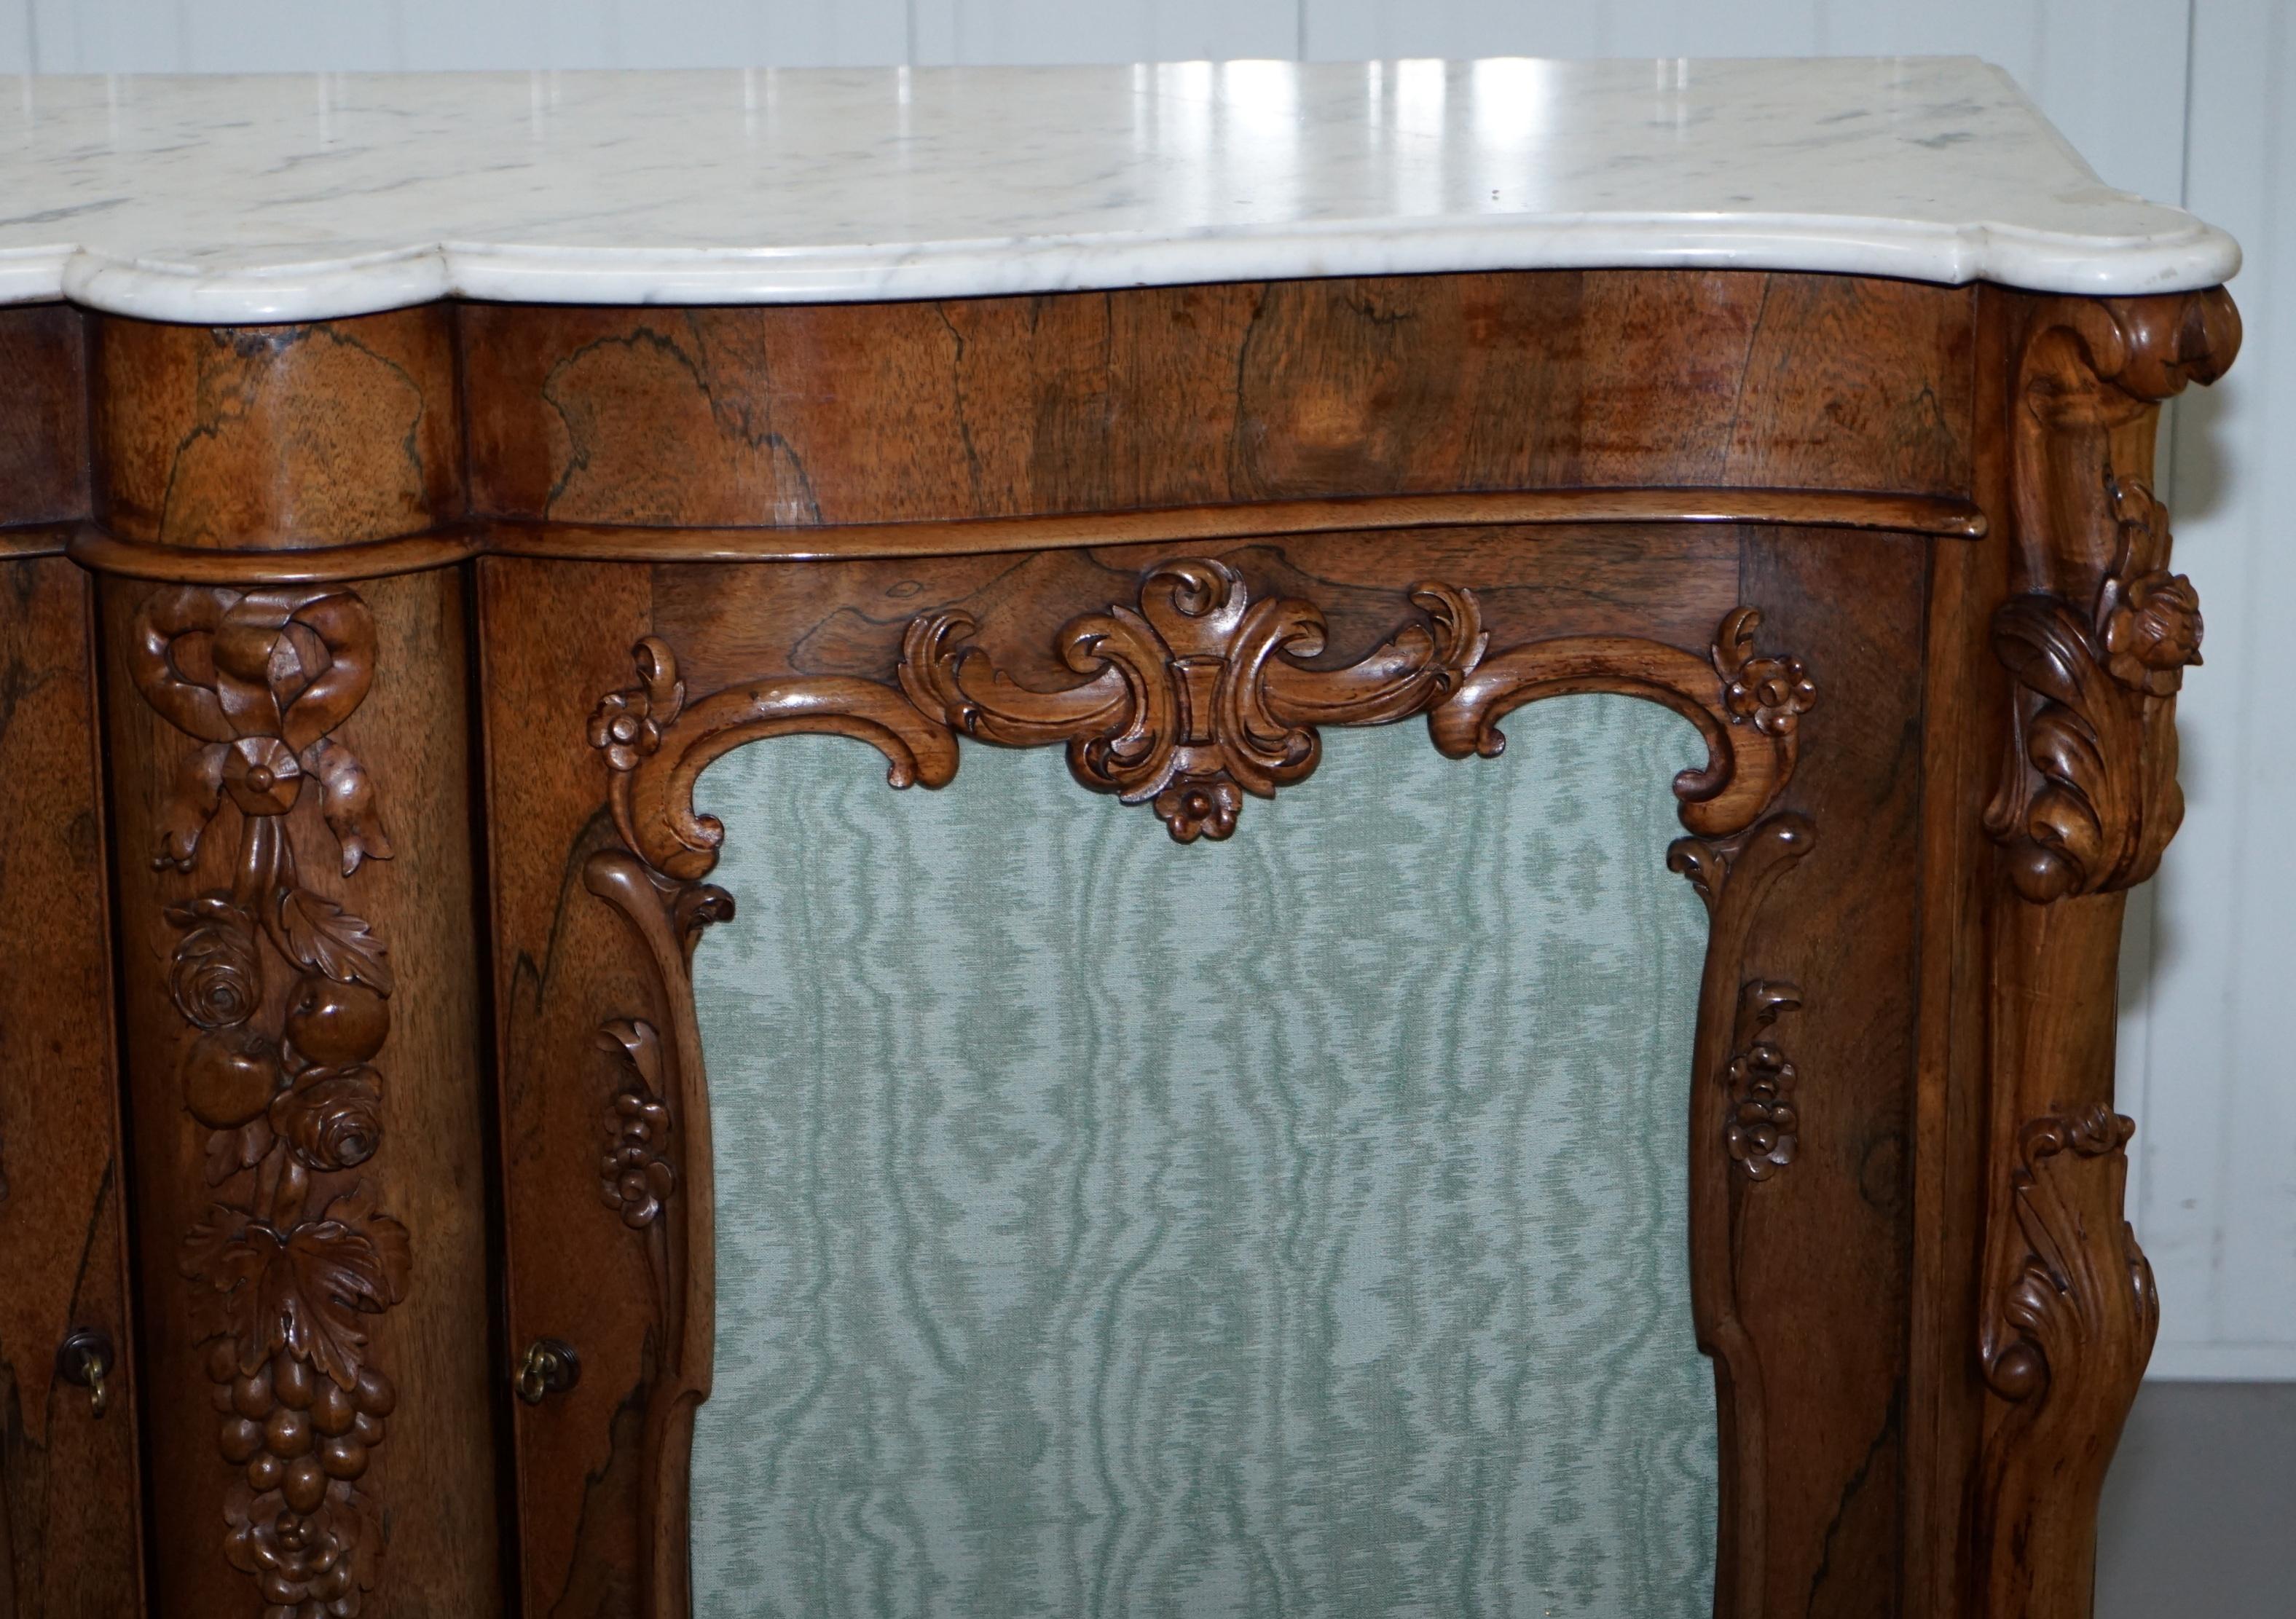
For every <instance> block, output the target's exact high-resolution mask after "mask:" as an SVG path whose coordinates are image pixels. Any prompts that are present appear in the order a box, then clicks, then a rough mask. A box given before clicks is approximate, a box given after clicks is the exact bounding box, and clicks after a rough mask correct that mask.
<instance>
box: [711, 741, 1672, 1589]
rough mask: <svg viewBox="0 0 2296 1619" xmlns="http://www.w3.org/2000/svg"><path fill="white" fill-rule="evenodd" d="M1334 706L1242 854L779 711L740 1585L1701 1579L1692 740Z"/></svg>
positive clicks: (756, 985) (727, 1129)
mask: <svg viewBox="0 0 2296 1619" xmlns="http://www.w3.org/2000/svg"><path fill="white" fill-rule="evenodd" d="M1507 730H1508V732H1509V735H1510V738H1511V745H1510V747H1509V748H1508V750H1507V753H1506V755H1505V757H1503V758H1501V759H1498V760H1476V761H1471V762H1468V763H1464V764H1455V763H1451V762H1447V761H1446V760H1444V759H1442V758H1440V757H1439V756H1438V755H1437V754H1436V753H1435V751H1434V750H1433V748H1431V747H1430V746H1429V744H1428V741H1427V735H1426V732H1425V730H1424V728H1423V727H1422V726H1419V725H1416V724H1407V725H1394V726H1389V727H1383V728H1381V729H1378V730H1374V731H1335V732H1328V733H1327V734H1326V736H1325V739H1324V740H1325V749H1324V763H1323V765H1322V767H1321V768H1320V769H1319V770H1318V771H1317V773H1316V774H1315V775H1314V776H1313V777H1311V778H1309V779H1308V781H1306V782H1304V783H1302V784H1300V786H1297V787H1294V788H1292V789H1288V790H1287V791H1285V792H1284V793H1283V795H1282V796H1281V797H1278V798H1277V799H1275V801H1274V802H1272V803H1268V802H1262V801H1259V800H1256V799H1247V800H1246V802H1245V805H1244V808H1243V814H1242V819H1241V822H1240V823H1239V825H1238V827H1237V829H1236V832H1235V835H1234V838H1232V839H1231V840H1230V841H1228V842H1226V843H1224V844H1213V843H1209V842H1206V843H1198V844H1196V845H1193V846H1185V847H1183V846H1177V845H1175V844H1174V843H1173V842H1172V841H1171V840H1170V838H1169V837H1168V836H1167V835H1166V833H1165V831H1164V829H1163V828H1162V826H1161V825H1160V824H1159V823H1158V822H1157V821H1156V820H1155V818H1154V817H1153V816H1152V815H1151V814H1149V813H1148V811H1147V810H1146V808H1145V807H1128V806H1126V805H1119V804H1118V803H1116V802H1115V801H1114V800H1113V799H1111V798H1107V797H1101V796H1099V795H1096V794H1094V793H1090V792H1087V791H1086V790H1084V789H1081V788H1079V787H1078V786H1077V785H1076V784H1075V783H1074V782H1073V781H1070V778H1069V776H1068V773H1067V770H1066V766H1065V764H1064V762H1063V760H1062V756H1061V755H1060V753H1059V751H1058V750H1057V749H1051V748H1043V749H1034V750H1029V751H1027V752H1009V751H1005V750H1002V749H997V748H987V747H972V746H970V745H968V746H967V748H966V749H965V753H964V765H963V768H962V769H961V770H960V771H959V772H958V773H957V780H956V781H955V784H954V785H953V786H952V787H950V788H949V789H947V790H945V791H942V792H939V793H929V792H923V791H910V792H906V793H897V792H892V791H890V790H888V789H887V788H886V787H885V785H884V780H883V766H882V765H881V762H880V761H879V759H878V758H877V756H876V755H875V754H873V753H872V752H870V751H868V750H867V749H865V748H862V747H860V746H858V745H857V744H855V743H853V742H850V741H846V740H837V739H830V738H810V737H808V738H797V739H785V740H774V741H769V742H763V743H759V744H757V745H755V746H753V747H750V748H742V749H740V750H737V751H736V752H734V754H732V755H730V756H727V757H726V759H725V760H724V761H722V762H721V763H719V764H718V765H716V766H714V767H713V768H712V769H711V770H710V772H709V774H708V775H707V776H706V777H705V778H704V779H703V781H702V782H701V793H700V795H699V796H700V800H701V804H702V805H704V807H706V808H708V809H709V810H710V811H712V812H713V813H716V814H719V815H721V816H722V817H723V818H724V819H725V822H726V845H725V857H724V860H723V862H722V863H721V864H720V866H719V868H718V871H717V880H718V881H721V882H723V883H724V884H725V885H726V887H729V888H730V889H732V890H733V892H734V895H736V897H737V899H738V901H739V904H740V914H739V916H738V918H737V919H736V920H734V922H732V923H731V924H730V925H727V926H725V927H720V928H716V929H713V930H712V931H711V932H710V933H709V935H708V936H707V937H706V938H705V939H704V941H703V943H702V944H701V952H700V955H699V957H698V959H697V963H696V980H697V987H696V994H697V999H698V1001H699V1002H700V1007H701V1026H702V1032H703V1041H704V1049H705V1051H706V1053H707V1059H708V1063H709V1080H710V1090H711V1096H712V1105H711V1123H712V1127H713V1128H714V1129H715V1131H716V1132H717V1207H718V1214H717V1288H718V1293H717V1390H716V1393H715V1394H714V1395H713V1397H712V1398H711V1399H710V1400H709V1402H708V1403H707V1404H705V1405H704V1406H703V1407H702V1408H701V1413H700V1418H699V1421H698V1424H697V1432H696V1436H695V1444H694V1453H693V1569H694V1589H695V1593H696V1596H695V1607H696V1609H697V1611H698V1612H699V1613H701V1614H702V1615H710V1616H726V1619H730V1616H734V1615H739V1616H742V1619H750V1616H757V1615H773V1616H774V1619H784V1616H786V1619H800V1616H802V1619H829V1616H832V1615H835V1616H838V1619H843V1616H845V1615H853V1616H855V1619H861V1616H868V1619H876V1616H879V1615H886V1616H890V1615H903V1616H910V1615H948V1616H951V1619H991V1616H994V1619H1007V1616H1013V1615H1059V1616H1061V1619H1084V1616H1095V1619H1097V1616H1109V1619H1114V1616H1117V1615H1128V1616H1137V1619H1150V1616H1152V1615H1153V1616H1158V1619H1162V1616H1169V1619H1218V1616H1222V1615H1235V1616H1238V1619H1247V1616H1248V1619H1278V1616H1283V1619H1365V1616H1368V1615H1431V1616H1433V1615H1442V1616H1444V1619H1458V1616H1461V1615H1537V1616H1542V1619H1543V1616H1544V1615H1617V1616H1619V1619H1677V1616H1678V1619H1704V1615H1708V1614H1709V1613H1710V1611H1711V1607H1712V1560H1713V1542H1714V1519H1715V1482H1714V1480H1715V1460H1714V1456H1715V1437H1714V1429H1715V1421H1714V1395H1713V1382H1712V1376H1711V1372H1710V1369H1709V1365H1708V1362H1707V1361H1705V1360H1704V1359H1703V1358H1702V1357H1701V1356H1700V1354H1699V1353H1698V1352H1697V1349H1696V1346H1695V1345H1694V1344H1693V1340H1692V1333H1691V1321H1690V1301H1689V1282H1688V1257H1687V1252H1686V1231H1685V1206H1686V1180H1687V1170H1686V1156H1687V1148H1686V1143H1685V1117H1686V1114H1687V1107H1688V1104H1687V1097H1688V1086H1689V1084H1690V1053H1691V1038H1692V1033H1693V1020H1694V1017H1695V1010H1696V1002H1697V985H1698V974H1699V965H1700V959H1701V956H1702V951H1703V947H1704V938H1705V919H1704V914H1703V912H1702V910H1701V908H1700V906H1699V904H1698V901H1697V899H1696V897H1695V895H1693V894H1692V892H1691V890H1690V888H1689V886H1688V885H1687V884H1686V883H1685V882H1684V881H1683V880H1682V879H1680V878H1678V877H1676V876H1674V875H1673V874H1671V873H1670V872H1669V871H1667V870H1666V867H1665V851H1666V845H1667V843H1668V841H1669V839H1670V838H1673V837H1674V836H1676V835H1677V833H1678V831H1679V828H1678V827H1677V825H1676V823H1675V821H1674V809H1675V803H1674V799H1673V797H1672V795H1671V793H1670V791H1669V784H1670V782H1671V781H1672V779H1673V776H1674V773H1675V772H1676V771H1677V770H1679V769H1681V768H1682V767H1683V766H1685V765H1689V764H1692V763H1694V762H1696V761H1697V760H1699V759H1700V758H1702V753H1703V750H1702V746H1701V744H1700V743H1699V741H1698V740H1697V738H1696V736H1695V734H1694V732H1692V730H1691V728H1690V727H1689V726H1688V725H1687V724H1685V723H1684V722H1683V721H1681V720H1680V719H1679V718H1677V716H1675V715H1671V714H1669V713H1668V712H1667V711H1665V710H1663V709H1661V708H1658V707H1653V706H1652V705H1648V704H1643V703H1637V702H1635V701H1632V700H1631V699H1625V698H1614V697H1575V698H1568V699H1555V700H1552V701H1549V702H1546V703H1541V704H1538V705H1535V706H1534V707H1531V708H1529V709H1525V710H1523V711H1521V712H1519V713H1517V714H1516V715H1513V716H1512V717H1511V718H1510V719H1509V721H1508V722H1507Z"/></svg>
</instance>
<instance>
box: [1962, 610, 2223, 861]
mask: <svg viewBox="0 0 2296 1619" xmlns="http://www.w3.org/2000/svg"><path fill="white" fill-rule="evenodd" d="M1993 645H1994V650H1995V653H1996V654H1997V656H1998V657H1999V658H2000V659H2001V662H2002V664H2003V666H2005V667H2006V668H2007V669H2008V670H2009V672H2010V674H2011V675H2013V677H2014V678H2015V679H2016V681H2017V683H2018V684H2019V685H2020V686H2021V687H2023V688H2024V689H2025V691H2028V692H2030V693H2031V694H2032V696H2031V697H2030V698H2027V699H2023V702H2024V706H2023V707H2021V708H2020V709H2019V710H2018V711H2017V715H2016V724H2015V729H2014V730H2013V733H2012V741H2013V758H2012V761H2011V764H2010V767H2009V769H2008V772H2007V773H2006V775H2005V780H2004V783H2003V788H2002V791H2001V793H2000V795H1999V796H1998V797H1997V798H1996V799H1995V800H1994V803H1993V805H1992V806H1991V807H1990V808H1989V810H1988V812H1987V814H1986V827H1987V830H1989V831H1990V832H1991V833H1992V834H1993V836H1994V837H1995V838H1998V839H2000V840H2001V841H2003V842H2005V843H2008V844H2010V845H2011V846H2012V849H2013V863H2012V867H2011V870H2012V874H2013V877H2014V879H2015V881H2016V884H2017V887H2018V889H2019V891H2020V892H2021V893H2022V894H2023V895H2025V896H2026V897H2027V898H2029V899H2033V900H2050V899H2054V898H2057V897H2058V896H2060V895H2066V894H2080V893H2092V892H2095V891H2096V890H2098V889H2101V888H2105V887H2125V886H2127V885H2128V884H2129V883H2132V882H2136V881H2140V880H2142V879H2144V877H2146V876H2149V875H2150V874H2151V872H2152V871H2153V866H2154V865H2156V864H2157V863H2159V860H2160V853H2161V848H2162V847H2163V846H2166V845H2167V843H2168V840H2169V837H2170V836H2171V835H2172V834H2173V833H2174V832H2175V830H2176V829H2177V822H2178V821H2180V820H2181V819H2182V818H2183V814H2184V799H2183V796H2182V794H2181V793H2179V792H2178V791H2177V785H2176V779H2175V775H2174V773H2173V771H2174V755H2173V753H2172V752H2168V751H2167V750H2168V749H2169V748H2172V747H2173V739H2172V737H2170V736H2167V735H2164V736H2163V737H2162V738H2161V739H2160V742H2159V748H2160V750H2161V758H2160V759H2159V760H2158V762H2160V763H2164V764H2165V765H2167V766H2168V769H2167V771H2166V772H2165V773H2160V774H2153V773H2147V771H2146V768H2145V760H2146V757H2147V751H2148V744H2149V743H2150V742H2151V741H2152V739H2151V738H2150V737H2149V736H2148V729H2149V727H2150V726H2151V725H2152V724H2153V722H2154V721H2156V720H2157V722H2158V724H2159V725H2160V726H2161V728H2162V729H2163V730H2164V731H2165V728H2166V727H2167V725H2168V724H2169V716H2168V713H2167V707H2166V705H2165V704H2162V706H2161V709H2160V710H2159V711H2158V712H2157V713H2154V712H2152V711H2148V708H2147V707H2146V705H2147V704H2148V703H2153V702H2157V701H2159V699H2153V698H2152V697H2150V696H2149V695H2148V694H2146V693H2145V692H2144V691H2141V690H2140V691H2131V690H2129V689H2128V687H2126V686H2124V685H2122V684H2121V683H2120V682H2118V681H2116V680H2115V679H2114V678H2113V677H2112V675H2111V674H2110V673H2109V672H2108V671H2107V669H2106V667H2105V661H2106V659H2105V654H2104V653H2103V650H2101V649H2100V648H2099V647H2098V645H2097V643H2096V642H2095V637H2094V635H2093V634H2092V632H2091V629H2090V626H2089V625H2088V623H2087V621H2086V620H2085V619H2084V618H2083V617H2082V615H2081V614H2080V613H2079V612H2078V611H2077V610H2075V609H2074V608H2073V607H2072V606H2071V603H2069V602H2067V601H2064V600H2063V599H2062V598H2061V597H2057V596H2053V595H2049V594H2047V593H2031V594H2028V595H2022V596H2017V597H2013V598H2012V599H2011V600H2010V601H2006V602H2005V603H2004V604H2003V605H2002V608H2001V610H2000V612H1999V613H1998V614H1997V616H1996V617H1995V620H1994V629H1993ZM2036 699H2038V700H2036Z"/></svg>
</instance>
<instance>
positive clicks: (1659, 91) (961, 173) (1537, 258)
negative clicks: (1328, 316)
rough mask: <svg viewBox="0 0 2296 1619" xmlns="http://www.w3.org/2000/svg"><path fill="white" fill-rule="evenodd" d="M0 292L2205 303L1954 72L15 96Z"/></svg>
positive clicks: (2037, 141)
mask: <svg viewBox="0 0 2296 1619" xmlns="http://www.w3.org/2000/svg"><path fill="white" fill-rule="evenodd" d="M19 85H20V89H19V93H18V94H17V95H16V96H15V97H14V98H12V104H10V105H6V106H0V198H4V201H0V301H18V302H21V301H28V300H33V299H41V298H57V297H60V296H61V297H65V298H72V299H74V300H76V301H78V302H80V303H83V304H86V305H89V306H91V307H96V308H100V309H105V310H110V311H113V312H115V313H119V314H123V315H141V316H146V317H150V318H153V319H160V320H173V321H192V322H201V323H217V324H222V323H236V322H252V321H272V320H299V319H315V318H320V317H324V316H329V315H353V314H361V313H365V312H368V311H372V310H377V309H384V308H390V307H398V306H400V305H405V304H411V303H419V302H424V301H427V300H430V299H432V298H441V297H448V296H463V297H470V298H500V299H506V300H512V301H518V302H543V303H673V304H679V303H682V304H693V303H752V302H795V301H819V300H833V299H867V298H942V297H961V296H966V295H973V294H989V293H1018V292H1037V291H1054V290H1067V289H1077V288H1108V287H1120V286H1132V285H1147V284H1170V283H1179V282H1199V281H1204V282H1209V281H1232V280H1256V279H1260V278H1288V277H1300V276H1320V275H1354V274H1414V273H1425V272H1436V271H1451V270H1497V269H1536V268H1543V267H1591V266H1710V267H1715V268H1755V269H1785V270H1813V271H1830V272H1840V273H1847V274H1879V275H1893V276H1904V277H1908V278H1912V279H1915V280H1922V281H1931V282H1967V281H1972V280H1990V281H1996V282H2006V283H2008V284H2011V285H2013V286H2018V287H2023V288H2028V289H2030V290H2037V291H2059V292H2079V293H2093V294H2125V293H2139V292H2158V291H2168V290H2178V289H2185V288H2193V287H2202V286H2208V285H2211V284H2213V283H2215V282H2220V281H2223V280H2225V279H2226V278H2227V277H2229V276H2230V275H2231V274H2233V273H2234V271H2235V269H2237V268H2238V266H2239V249H2238V248H2237V247H2235V245H2234V243H2233V241H2232V239H2231V238H2230V237H2228V236H2226V234H2224V233H2222V232H2221V231H2218V230H2215V229H2213V228H2211V227H2210V226H2208V225H2203V224H2202V223H2201V222H2199V221H2198V220H2196V219H2194V217H2192V216H2190V215H2188V214H2185V213H2184V212H2183V211H2182V210H2180V209H2174V208H2169V207H2164V206H2161V205H2159V204H2155V203H2150V202H2146V201H2144V200H2142V199H2140V198H2137V197H2134V196H2131V195H2129V194H2128V193H2127V192H2118V191H2114V190H2112V189H2111V188H2109V187H2107V186H2106V185H2104V184H2103V183H2102V182H2101V181H2099V180H2098V179H2097V177H2096V176H2095V174H2094V173H2093V172H2091V171H2090V169H2089V168H2088V167H2087V165H2086V164H2085V163H2083V162H2082V161H2081V160H2080V159H2079V156H2078V155H2076V154H2075V153H2074V152H2073V151H2072V150H2071V147H2070V146H2068V145H2067V144H2066V143H2065V142H2064V140H2063V138H2062V136H2060V135H2058V134H2057V133H2056V132H2055V130H2054V129H2053V128H2051V127H2050V126H2049V125H2048V123H2047V122H2046V120H2045V119H2043V118H2042V117H2041V115H2040V114H2039V113H2038V111H2037V110H2035V109H2034V108H2033V106H2032V104H2031V103H2030V102H2028V101H2027V100H2026V99H2025V97H2024V96H2023V94H2021V93H2020V92H2019V90H2018V89H2017V87H2016V86H2015V85H2014V84H2013V83H2012V82H2011V80H2010V79H2009V78H2008V77H2007V75H2005V74H2004V73H2003V72H2001V71H2000V70H1998V69H1997V68H1993V67H1990V66H1989V65H1987V64H1985V63H1983V62H1980V61H1975V60H1973V59H1970V58H1949V57H1935V58H1903V59H1872V60H1860V59H1833V60H1811V61H1529V60H1504V61H1468V62H1439V61H1399V62H1369V63H1331V64H1314V65H1301V64H1296V63H1291V62H1271V61H1246V62H1227V63H1220V64H1212V63H1205V62H1184V63H1168V64H1160V65H1153V66H1146V65H1144V66H1136V67H1129V68H1126V67H1087V68H995V69H979V68H962V69H906V68H887V69H869V70H847V69H804V70H786V69H783V70H755V71H750V72H714V73H713V72H694V73H661V72H613V73H545V74H532V75H528V74H514V73H477V74H447V73H424V74H405V75H381V74H377V75H351V76H343V75H327V76H319V77H310V76H275V77H209V78H192V77H185V78H135V77H128V78H25V79H21V80H20V81H19Z"/></svg>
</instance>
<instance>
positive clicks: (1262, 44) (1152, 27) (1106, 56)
mask: <svg viewBox="0 0 2296 1619" xmlns="http://www.w3.org/2000/svg"><path fill="white" fill-rule="evenodd" d="M915 6H916V50H917V54H916V60H917V61H920V62H939V61H964V62H1007V61H1011V62H1087V61H1195V60H1198V59H1201V58H1208V57H1209V58H1219V57H1265V56H1277V57H1289V56H1292V55H1294V54H1296V53H1297V52H1298V49H1299V40H1300V13H1299V10H1298V6H1297V5H1296V4H1295V0H1119V3H1117V4H1077V3H1076V0H915Z"/></svg>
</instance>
